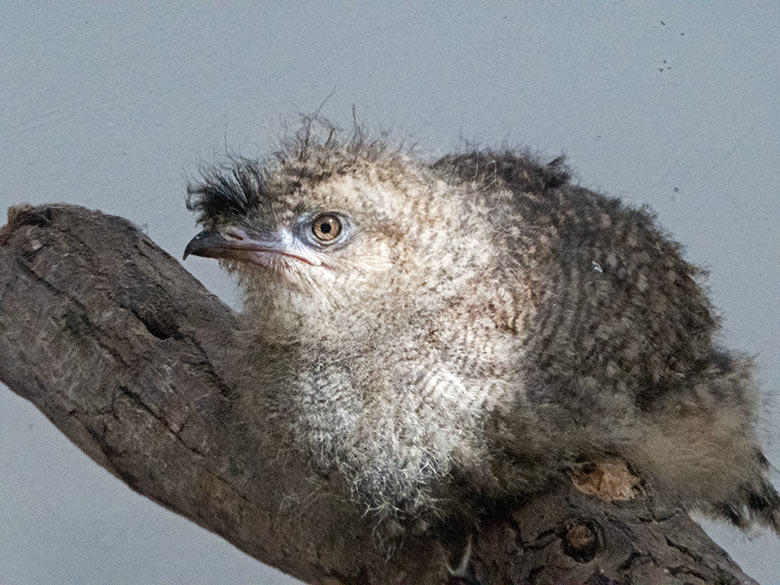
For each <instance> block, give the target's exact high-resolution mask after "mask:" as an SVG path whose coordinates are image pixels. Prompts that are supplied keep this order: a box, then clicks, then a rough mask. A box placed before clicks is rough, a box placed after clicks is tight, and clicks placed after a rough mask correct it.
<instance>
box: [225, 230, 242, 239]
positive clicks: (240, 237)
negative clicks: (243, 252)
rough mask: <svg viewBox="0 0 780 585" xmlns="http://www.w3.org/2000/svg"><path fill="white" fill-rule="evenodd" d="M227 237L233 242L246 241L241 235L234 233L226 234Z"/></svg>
mask: <svg viewBox="0 0 780 585" xmlns="http://www.w3.org/2000/svg"><path fill="white" fill-rule="evenodd" d="M225 236H227V237H228V238H230V239H231V240H243V239H244V236H242V235H241V234H240V233H238V232H234V231H230V232H227V233H226V234H225Z"/></svg>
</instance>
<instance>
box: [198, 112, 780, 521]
mask: <svg viewBox="0 0 780 585" xmlns="http://www.w3.org/2000/svg"><path fill="white" fill-rule="evenodd" d="M315 126H316V125H315V124H312V123H307V124H304V127H303V129H302V130H301V131H300V132H299V133H298V135H297V136H296V137H294V138H293V139H291V140H289V141H288V142H287V144H286V145H285V146H284V147H283V148H282V149H281V150H280V151H279V152H277V153H276V154H275V155H273V156H272V157H270V158H269V159H267V160H265V161H263V162H256V161H251V160H243V159H242V160H235V161H232V162H231V163H230V164H228V165H224V166H220V167H218V168H216V169H214V170H212V171H208V172H206V173H205V174H204V177H203V180H202V182H201V183H199V184H196V185H192V186H191V187H190V190H189V193H190V199H189V201H188V206H189V208H190V209H191V210H193V211H195V212H196V213H197V214H198V221H199V223H200V224H201V225H202V226H203V227H204V228H205V231H203V232H202V233H200V234H198V235H197V236H196V237H195V238H194V239H193V240H192V241H191V242H190V244H189V245H188V246H187V250H186V251H185V257H186V256H187V255H188V254H196V255H201V256H209V257H216V258H219V259H221V261H222V262H223V264H224V265H225V266H226V267H227V268H228V269H229V270H231V271H233V272H235V273H236V274H237V275H238V277H239V279H240V282H241V285H242V286H243V288H244V291H245V293H246V303H245V304H246V311H245V317H246V320H247V324H248V327H249V329H250V331H251V333H250V336H251V343H250V344H249V345H250V349H249V350H248V351H247V356H246V363H247V368H248V372H247V374H248V377H249V379H250V380H251V383H250V384H249V385H248V387H247V388H246V389H245V390H244V391H243V392H242V396H241V398H240V406H241V408H240V410H241V412H242V413H243V417H244V419H245V422H246V423H247V426H248V427H249V428H252V429H255V432H254V437H253V440H255V441H258V442H259V444H260V445H261V447H260V448H259V452H263V453H266V454H268V453H273V452H285V453H292V454H293V456H294V457H296V458H298V459H299V460H300V461H303V462H305V463H307V464H310V465H311V467H312V469H313V470H315V471H317V472H319V473H322V474H330V475H335V476H336V477H338V478H339V479H340V480H341V483H342V484H343V486H344V489H345V490H346V492H345V493H348V494H349V495H350V497H352V498H353V499H354V501H355V502H356V503H357V505H359V506H361V507H362V508H363V509H365V510H370V511H372V512H374V513H376V514H377V515H378V517H379V518H380V519H386V518H392V519H395V520H398V521H404V519H407V518H415V519H419V518H424V519H426V520H430V519H435V518H436V517H437V516H439V515H442V514H449V513H453V512H456V511H464V510H466V511H468V510H469V508H471V507H472V506H474V505H475V502H476V501H477V500H478V499H484V498H487V499H491V498H501V497H519V496H522V495H524V494H528V493H531V492H533V491H535V490H540V489H543V488H544V486H545V485H546V484H547V482H549V481H552V480H555V479H556V478H560V477H561V476H562V475H563V474H564V473H566V471H567V470H568V469H570V468H571V467H572V466H573V465H576V464H577V463H579V462H582V461H593V460H597V459H599V458H600V457H604V456H618V457H622V458H624V459H625V460H627V461H628V462H629V463H630V465H631V466H632V467H633V469H634V470H635V471H636V472H637V473H638V474H639V475H640V476H641V477H642V478H643V479H645V480H646V481H648V482H650V483H651V484H652V485H653V486H654V487H655V489H656V490H658V491H660V492H662V493H664V494H665V495H666V496H667V497H669V498H671V499H673V500H675V501H680V502H682V503H683V504H684V505H686V506H688V507H695V508H699V509H702V510H704V511H707V512H710V513H715V514H719V515H721V516H725V517H726V518H728V519H729V520H731V521H732V522H734V523H736V524H738V525H741V526H744V525H746V524H747V523H748V522H750V521H753V520H756V521H758V522H761V523H764V524H768V525H771V526H772V527H774V528H775V530H777V529H778V528H779V527H780V498H779V497H778V494H777V492H776V491H775V490H774V488H773V487H772V486H771V484H770V483H769V482H768V480H767V479H766V477H765V473H766V468H767V462H766V460H765V459H764V457H763V456H762V455H761V452H760V449H759V447H758V444H757V440H756V436H755V426H756V397H757V393H756V389H755V387H754V384H753V381H752V379H751V366H750V363H749V360H747V359H746V358H744V357H743V356H740V355H736V354H733V353H730V352H728V351H726V350H724V349H722V348H720V347H718V346H717V345H716V344H715V342H714V340H713V338H714V335H715V334H716V332H717V328H718V326H717V319H716V317H715V316H714V315H713V310H712V308H711V306H710V304H709V302H708V300H707V298H706V296H705V293H704V291H703V289H702V287H701V286H700V285H699V284H697V281H696V279H697V277H698V276H699V271H698V270H697V269H696V268H695V267H693V266H691V265H690V264H688V263H686V262H685V261H684V260H682V259H681V255H680V249H679V246H678V245H677V244H676V243H674V242H672V241H670V240H669V239H668V238H667V237H666V236H665V235H664V234H663V233H662V232H661V231H660V230H659V229H658V227H656V226H655V224H654V221H653V218H652V216H651V215H650V214H649V213H648V212H646V211H644V210H637V209H632V208H629V207H627V206H624V205H622V204H621V203H620V202H619V201H617V200H616V199H611V198H608V197H605V196H603V195H600V194H597V193H594V192H592V191H588V190H586V189H583V188H581V187H578V186H576V185H574V184H572V183H571V182H570V180H569V177H568V174H567V172H566V171H565V169H564V168H563V167H562V165H561V164H560V161H554V162H553V163H551V164H549V165H541V164H539V163H538V162H537V161H536V160H534V159H533V158H532V157H530V156H528V155H526V154H524V153H521V152H514V151H507V152H492V151H476V152H470V153H466V154H461V155H452V156H446V157H444V158H442V159H441V160H439V161H437V162H435V163H433V164H429V163H426V162H424V161H422V160H420V159H418V158H416V157H415V156H414V155H412V154H411V153H409V152H407V151H405V150H403V149H394V148H392V147H390V146H389V145H388V144H386V143H385V142H383V141H382V140H373V141H372V140H367V139H366V138H365V137H364V136H363V135H362V134H361V133H359V132H358V133H356V134H355V135H354V136H352V137H351V138H341V137H340V136H339V134H338V133H337V132H334V131H333V130H332V129H328V128H325V129H324V130H325V132H319V133H318V130H317V128H316V127H315ZM320 134H321V135H320Z"/></svg>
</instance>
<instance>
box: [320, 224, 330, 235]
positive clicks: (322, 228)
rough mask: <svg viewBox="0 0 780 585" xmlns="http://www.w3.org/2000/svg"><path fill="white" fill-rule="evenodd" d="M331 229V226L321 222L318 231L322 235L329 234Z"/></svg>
mask: <svg viewBox="0 0 780 585" xmlns="http://www.w3.org/2000/svg"><path fill="white" fill-rule="evenodd" d="M331 229H332V227H331V225H330V224H329V223H325V222H322V223H321V224H320V231H321V232H322V233H323V234H329V233H330V230H331Z"/></svg>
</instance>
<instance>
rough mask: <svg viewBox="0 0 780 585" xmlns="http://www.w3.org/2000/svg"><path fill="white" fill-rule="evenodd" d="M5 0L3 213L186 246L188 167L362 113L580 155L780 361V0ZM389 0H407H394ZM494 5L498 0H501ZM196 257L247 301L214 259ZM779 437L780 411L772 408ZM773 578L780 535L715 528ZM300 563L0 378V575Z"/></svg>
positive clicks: (588, 180)
mask: <svg viewBox="0 0 780 585" xmlns="http://www.w3.org/2000/svg"><path fill="white" fill-rule="evenodd" d="M160 4H161V5H160V6H151V3H148V4H142V3H137V4H136V3H131V2H125V3H121V4H120V3H114V4H113V5H111V4H109V3H88V2H64V3H47V4H46V5H43V4H39V5H36V4H34V3H30V2H2V3H0V177H1V180H0V208H5V207H6V206H7V205H10V204H13V203H17V202H22V201H29V202H46V201H67V202H71V203H79V204H83V205H86V206H89V207H94V208H99V209H102V210H104V211H107V212H111V213H115V214H119V215H123V216H125V217H127V218H129V219H131V220H132V221H134V222H136V223H137V224H139V225H142V226H144V227H145V229H146V230H147V232H148V234H149V235H150V236H151V237H152V238H153V239H154V240H155V241H156V242H157V243H159V244H160V245H161V246H163V247H164V248H165V249H166V250H168V251H169V252H170V253H171V254H173V255H176V256H179V255H180V254H181V251H182V250H183V248H184V246H185V244H186V242H187V241H188V239H189V238H190V237H191V236H192V235H193V234H194V233H195V227H194V225H193V221H192V218H191V217H190V216H188V215H187V213H186V212H185V210H184V205H183V193H184V185H185V180H184V174H185V172H186V171H191V170H193V168H194V166H195V162H196V161H198V160H210V159H212V158H213V157H214V156H215V155H218V154H220V153H223V152H224V150H225V147H226V145H227V147H228V148H229V149H231V150H234V151H238V152H241V153H243V154H246V155H250V156H254V155H256V154H261V153H263V152H264V151H266V150H267V148H268V145H269V143H270V140H271V139H272V138H273V137H274V135H275V134H277V131H278V128H279V126H280V123H281V122H282V121H289V120H291V119H294V116H295V113H296V112H298V111H312V110H314V109H315V108H316V107H317V106H318V105H319V104H320V102H322V100H323V99H324V98H325V97H326V96H328V95H329V94H331V93H333V95H332V97H331V98H330V100H329V101H328V102H327V104H326V106H325V109H324V114H325V115H327V116H328V117H330V118H331V119H332V120H334V121H335V122H337V123H340V124H342V125H349V123H350V118H351V111H350V109H351V106H352V105H353V104H354V105H356V106H357V108H358V112H359V114H360V116H361V117H362V118H363V119H364V120H366V121H367V122H368V123H369V124H370V125H372V126H374V127H377V126H382V127H385V128H391V129H393V130H394V131H395V133H396V134H397V135H398V136H399V137H402V138H408V139H411V140H414V141H416V142H418V143H419V145H420V150H422V151H425V152H429V153H431V154H441V153H443V152H446V151H447V150H448V149H451V148H453V147H457V146H458V145H459V144H460V139H461V137H466V138H468V139H472V140H477V141H480V142H482V143H484V144H494V145H495V144H500V143H501V142H504V141H506V142H509V143H516V144H524V145H528V146H530V147H532V148H534V149H537V150H538V151H540V152H542V153H544V154H545V155H548V156H550V157H553V156H557V155H559V154H561V153H566V154H567V155H568V157H569V162H570V163H571V164H572V165H573V166H574V168H575V169H576V172H577V178H578V180H580V181H581V182H582V183H583V184H585V185H587V186H589V187H592V188H597V189H601V190H604V191H608V192H609V193H611V194H614V195H619V196H621V197H623V198H624V199H625V200H627V201H630V202H632V203H635V204H639V203H642V202H647V203H650V204H651V205H652V206H653V207H654V208H655V209H656V210H657V211H658V214H659V217H660V221H661V223H662V224H663V225H664V226H665V227H666V228H668V229H669V230H670V231H671V232H672V233H673V234H674V235H675V237H677V238H678V239H680V240H681V241H682V242H684V243H685V244H686V248H687V257H688V258H689V259H691V260H693V261H694V262H697V263H699V264H703V265H704V266H706V267H708V268H709V269H710V270H711V277H710V281H709V282H710V286H711V288H712V294H713V297H714V300H715V303H716V304H717V306H718V307H719V308H720V309H721V310H722V311H723V312H724V314H725V316H726V318H725V323H724V338H725V341H726V342H727V343H728V344H729V345H730V346H731V347H734V348H739V349H741V350H744V351H747V352H750V353H757V354H758V355H759V358H758V361H759V364H760V368H761V377H762V380H763V381H764V387H765V388H766V389H767V391H768V394H775V395H777V394H778V383H777V380H778V379H780V357H778V348H780V328H779V327H778V316H779V315H780V311H778V292H779V291H780V271H778V264H780V262H779V261H780V258H779V256H780V228H778V222H780V203H779V202H778V201H779V200H778V172H777V169H778V164H779V163H780V138H779V137H780V114H778V111H779V110H780V108H779V107H778V106H780V98H778V96H780V70H779V69H780V65H778V64H779V63H780V33H779V32H778V30H780V3H777V2H775V1H773V0H767V1H766V2H749V1H741V2H727V1H712V2H680V1H679V0H669V1H656V2H631V1H625V2H621V1H606V0H600V1H598V2H596V1H577V2H567V3H564V2H551V1H548V0H545V1H543V2H542V1H539V2H516V1H513V2H505V3H498V2H494V3H478V2H470V3H465V2H462V3H461V2H446V3H445V2H440V3H437V4H433V3H428V4H427V5H425V7H424V6H423V5H422V3H411V2H392V3H389V2H386V1H381V2H361V3H358V2H343V3H340V4H339V3H335V2H331V3H316V4H315V3H309V2H307V3H303V2H290V1H288V2H284V3H281V2H280V3H278V4H276V3H274V4H271V3H266V4H267V5H262V4H263V3H255V2H243V3H241V2H235V3H233V4H231V5H230V7H225V6H221V5H218V4H217V3H214V4H209V5H207V4H206V3H202V4H201V3H197V4H196V3H193V4H185V3H178V2H167V3H164V5H162V3H160ZM391 4H392V6H390V5H391ZM488 4H489V5H488ZM187 268H188V269H189V270H191V271H192V272H194V273H195V274H196V275H197V276H198V277H199V278H200V279H201V280H202V281H203V282H204V283H205V284H206V285H207V286H208V287H209V288H211V289H212V290H214V291H216V292H217V293H218V294H220V295H221V296H222V297H223V298H224V299H226V300H227V301H228V302H230V303H233V304H235V303H236V296H235V292H234V290H233V287H232V283H231V282H230V281H229V280H228V279H227V278H226V277H224V276H223V275H222V274H220V273H219V270H218V268H217V267H216V264H215V263H212V262H209V261H206V260H202V259H197V258H196V259H192V260H188V262H187ZM765 413H766V414H765V427H766V430H767V431H768V439H767V441H768V442H771V444H770V446H769V449H768V455H769V457H770V458H771V459H772V461H773V462H774V464H775V465H778V464H780V449H778V440H777V438H776V437H772V436H771V431H773V430H774V429H775V427H776V426H777V425H776V421H777V416H778V411H777V409H776V408H774V407H770V408H768V409H767V410H766V411H765ZM707 528H708V531H709V532H710V534H712V536H713V537H714V538H716V540H718V541H719V542H720V543H722V544H723V546H725V547H726V548H727V550H729V551H730V552H731V554H732V555H733V556H734V558H735V559H736V560H737V561H738V562H739V563H741V564H742V565H743V567H744V568H745V569H746V570H747V571H748V572H749V573H752V574H753V575H754V576H755V577H756V578H758V579H759V580H761V581H762V582H763V583H765V584H770V583H778V582H780V561H778V556H779V555H778V553H779V552H780V542H779V541H778V540H777V538H776V537H774V536H770V535H765V534H760V533H758V534H754V535H753V536H751V537H749V538H746V537H745V536H743V535H742V534H740V533H737V532H735V531H732V530H730V529H728V528H725V527H723V526H720V525H710V524H708V525H707ZM290 582H291V581H290V580H289V579H288V578H286V577H284V576H282V575H281V574H279V573H277V572H274V571H272V570H270V569H268V568H266V567H263V566H262V565H260V564H259V563H257V562H256V561H254V560H252V559H250V558H249V557H247V556H245V555H243V554H242V553H240V552H238V551H237V550H235V549H234V548H233V547H232V546H230V545H228V544H226V543H225V542H223V541H222V540H220V539H219V538H217V537H216V536H214V535H212V534H210V533H208V532H206V531H204V530H202V529H200V528H198V527H197V526H195V525H194V524H192V523H190V522H188V521H186V520H184V519H182V518H179V517H177V516H174V515H173V514H171V513H169V512H167V511H165V510H163V509H162V508H160V507H158V506H156V505H155V504H153V503H152V502H150V501H148V500H146V499H145V498H143V497H140V496H138V495H136V494H135V493H133V492H131V491H130V490H129V489H128V488H126V487H125V486H124V485H122V484H121V483H120V482H119V481H118V480H116V479H114V478H113V477H112V476H110V475H109V474H108V473H107V472H105V471H104V470H102V469H100V468H99V467H98V466H97V465H95V464H94V463H92V462H91V461H90V460H88V459H87V458H86V456H84V455H83V454H81V453H80V452H79V451H78V450H77V449H76V448H75V447H74V446H72V445H71V444H70V443H69V442H68V441H67V440H66V439H64V438H63V437H62V436H61V435H60V434H59V432H58V431H57V430H56V429H54V428H53V427H52V425H51V424H50V423H49V422H48V421H46V420H45V419H44V418H43V417H42V416H41V415H40V414H38V413H37V411H35V410H34V409H33V408H32V407H31V406H30V405H29V404H27V403H26V402H24V401H23V400H21V399H20V398H18V397H16V396H15V395H14V394H12V393H11V392H9V391H7V389H5V388H0V583H3V584H5V585H26V584H33V583H58V584H67V583H81V584H93V583H94V584H99V583H122V584H125V583H126V584H139V585H140V584H145V585H154V584H163V583H165V584H173V585H177V584H187V583H193V584H209V583H214V584H228V585H229V584H248V583H290Z"/></svg>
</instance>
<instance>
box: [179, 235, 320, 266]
mask: <svg viewBox="0 0 780 585" xmlns="http://www.w3.org/2000/svg"><path fill="white" fill-rule="evenodd" d="M279 236H280V237H277V238H261V237H258V236H255V235H253V234H250V233H248V232H247V231H245V230H243V229H240V228H229V229H227V230H225V231H224V232H223V231H219V230H204V231H202V232H200V233H199V234H198V235H196V236H195V237H194V238H192V239H191V240H190V243H189V244H187V247H186V248H185V249H184V260H186V259H187V256H190V255H192V256H204V257H206V258H231V259H233V260H243V261H244V262H252V263H255V264H261V265H266V264H267V260H268V258H269V256H277V257H278V256H286V257H288V258H292V259H295V260H300V261H302V262H305V263H306V264H311V265H312V266H319V265H320V264H321V261H319V259H318V258H316V257H315V256H313V255H311V254H309V253H307V252H306V251H305V250H298V249H294V245H293V244H292V242H289V241H287V240H288V239H290V238H289V237H287V238H285V237H284V234H279Z"/></svg>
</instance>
